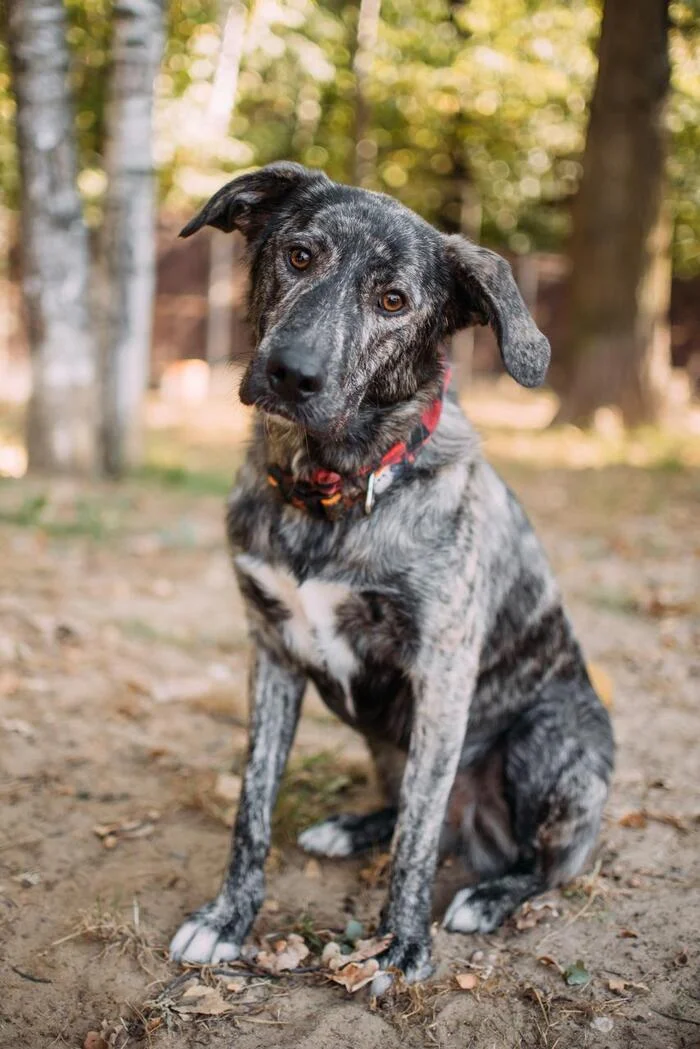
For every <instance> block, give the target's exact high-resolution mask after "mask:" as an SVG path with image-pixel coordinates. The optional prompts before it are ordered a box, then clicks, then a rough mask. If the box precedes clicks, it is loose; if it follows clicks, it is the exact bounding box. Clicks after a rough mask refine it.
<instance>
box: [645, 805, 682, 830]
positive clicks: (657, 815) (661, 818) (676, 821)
mask: <svg viewBox="0 0 700 1049" xmlns="http://www.w3.org/2000/svg"><path fill="white" fill-rule="evenodd" d="M644 815H645V816H646V817H647V819H649V820H653V821H654V823H665V824H666V826H668V827H673V828H675V830H677V831H680V832H681V834H687V833H688V830H689V828H688V824H687V823H686V821H685V820H684V819H683V817H682V816H676V815H675V814H674V813H673V812H650V811H649V810H648V809H646V810H645V812H644Z"/></svg>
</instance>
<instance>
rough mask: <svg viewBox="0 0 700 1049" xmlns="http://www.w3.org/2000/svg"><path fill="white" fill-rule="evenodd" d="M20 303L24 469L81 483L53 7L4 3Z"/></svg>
mask: <svg viewBox="0 0 700 1049" xmlns="http://www.w3.org/2000/svg"><path fill="white" fill-rule="evenodd" d="M8 30H9V34H8V35H9V45H10V55H11V63H12V73H13V90H14V95H15V99H16V102H17V140H18V146H19V164H20V176H21V186H22V188H21V213H22V214H21V222H22V249H23V260H22V268H23V295H24V304H25V309H26V318H27V326H28V334H29V344H30V348H31V360H32V394H31V398H30V402H29V412H28V420H27V452H28V457H29V468H30V469H32V470H39V471H45V472H48V473H52V474H54V473H65V474H89V473H91V472H92V471H93V469H94V467H95V465H96V462H97V426H96V422H97V420H96V378H97V375H96V373H97V367H96V365H97V345H96V340H95V338H94V335H93V331H92V328H91V325H90V317H89V297H88V287H89V266H90V262H89V247H88V237H87V231H86V228H85V225H84V223H83V217H82V211H81V204H80V197H79V195H78V190H77V188H76V173H77V163H76V151H75V139H74V134H73V112H72V104H71V98H70V94H69V89H68V82H67V77H68V51H67V46H66V25H65V12H64V8H63V3H62V0H10V5H9V18H8Z"/></svg>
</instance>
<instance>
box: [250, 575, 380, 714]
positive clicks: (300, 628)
mask: <svg viewBox="0 0 700 1049" xmlns="http://www.w3.org/2000/svg"><path fill="white" fill-rule="evenodd" d="M235 564H236V571H237V575H238V581H239V585H240V587H241V591H242V592H243V595H244V597H245V598H246V600H247V602H248V606H249V608H252V610H253V612H254V614H257V615H258V616H259V618H260V619H261V620H262V623H263V625H264V629H265V630H266V632H268V633H269V634H270V635H272V637H273V639H274V640H275V642H277V643H281V644H282V645H283V647H284V648H285V649H286V651H287V653H288V654H289V656H291V657H292V659H293V660H294V661H295V662H297V663H298V664H299V665H300V666H302V667H303V668H304V669H305V670H306V671H307V672H309V673H311V674H314V673H316V674H318V675H321V676H322V677H324V678H327V679H329V680H330V681H331V682H332V683H333V684H334V685H336V686H337V687H338V688H339V689H340V690H341V691H342V695H343V702H344V705H345V708H346V713H347V714H348V715H349V716H350V717H354V714H355V711H354V708H353V702H352V689H351V682H352V679H353V678H354V677H355V676H356V675H357V674H358V673H359V671H360V669H361V660H360V659H359V658H358V656H357V654H356V652H355V650H354V648H353V646H352V644H351V639H350V637H349V636H348V634H347V632H346V631H345V630H344V629H343V624H342V620H343V613H344V610H346V609H348V608H350V607H352V605H353V603H354V602H355V601H356V600H357V595H356V593H355V591H353V589H352V588H351V587H349V586H346V585H344V584H342V583H338V582H334V581H329V580H323V579H318V578H312V579H306V580H304V581H303V582H299V581H298V580H297V579H296V577H295V576H294V575H293V574H292V573H291V572H290V571H288V570H287V569H286V568H284V567H281V566H279V565H271V564H268V563H267V562H266V561H263V560H261V559H259V558H257V557H253V556H251V555H249V554H242V555H241V556H239V557H237V558H236V562H235Z"/></svg>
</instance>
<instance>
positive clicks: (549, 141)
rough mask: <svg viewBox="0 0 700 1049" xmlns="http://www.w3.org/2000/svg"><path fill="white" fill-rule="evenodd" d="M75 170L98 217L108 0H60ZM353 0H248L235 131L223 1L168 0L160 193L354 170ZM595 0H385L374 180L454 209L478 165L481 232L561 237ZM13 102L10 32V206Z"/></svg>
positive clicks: (699, 60)
mask: <svg viewBox="0 0 700 1049" xmlns="http://www.w3.org/2000/svg"><path fill="white" fill-rule="evenodd" d="M65 2H66V5H67V12H68V19H69V43H70V46H71V49H72V54H73V67H72V74H71V82H72V86H73V88H74V92H75V97H76V117H75V119H76V128H77V132H78V139H79V150H80V165H81V178H80V187H81V190H82V192H83V195H84V197H85V199H86V204H87V207H88V211H87V213H88V218H89V219H91V220H93V221H97V219H98V218H99V201H100V196H101V193H102V192H103V189H104V176H103V173H102V150H103V137H104V111H105V90H106V76H105V73H106V70H107V68H108V64H109V52H110V30H109V23H110V18H109V12H110V0H65ZM358 6H359V5H358V4H347V3H344V2H341V0H248V28H247V32H246V36H245V47H244V54H243V60H242V66H241V71H240V77H239V82H238V92H237V99H236V105H235V108H234V111H233V113H232V116H231V120H230V128H229V130H230V135H229V136H220V135H216V136H212V134H211V133H210V132H209V130H208V124H207V111H208V104H209V98H210V93H211V86H212V83H213V80H214V76H215V72H216V66H217V62H218V59H219V51H220V42H221V35H222V33H221V22H222V21H223V16H224V15H225V13H226V9H227V5H226V3H225V2H222V0H171V3H170V6H169V10H168V15H167V18H168V43H167V47H166V53H165V57H164V61H163V66H162V71H161V74H160V76H159V79H158V83H157V105H156V161H157V164H158V169H159V172H160V178H161V192H162V199H163V202H164V204H165V205H166V206H167V207H168V208H171V209H174V210H186V209H189V208H191V207H192V205H193V204H194V203H195V202H197V201H198V200H199V199H201V198H202V197H204V196H206V195H207V194H208V193H209V192H212V191H213V190H214V189H215V188H216V187H217V186H219V185H220V184H221V182H222V181H223V180H224V179H225V178H227V177H231V175H232V174H234V173H235V172H237V171H239V170H241V169H244V168H246V167H250V166H252V165H255V164H264V163H267V162H269V161H271V160H274V159H279V158H281V157H289V158H292V159H298V160H300V161H302V162H303V163H306V164H309V165H311V166H315V167H323V168H324V169H325V170H327V171H328V172H329V174H331V175H332V176H334V177H337V178H340V179H344V180H351V178H352V170H353V156H354V150H355V142H354V125H355V79H354V75H353V69H352V66H353V55H354V51H355V46H356V32H357V12H358ZM699 16H700V4H699V2H698V0H673V2H672V3H671V18H672V23H673V30H672V42H671V58H672V64H673V92H672V97H671V102H670V106H669V112H668V117H667V119H668V126H669V132H670V142H671V155H670V159H669V187H668V193H669V204H670V208H671V211H672V215H673V218H674V230H675V237H674V254H675V263H676V268H677V269H678V270H679V271H681V272H683V273H688V274H689V273H692V272H697V271H699V270H700V248H699V245H700V169H699V168H698V165H697V159H696V158H697V156H698V153H699V151H700V31H699V29H698V26H699V25H700V17H699ZM599 19H600V3H599V2H598V0H567V2H566V3H564V2H562V0H501V2H500V3H498V4H494V3H493V0H469V3H463V4H462V3H459V2H451V0H383V3H382V12H381V24H380V27H379V37H378V44H377V47H376V50H375V53H374V55H373V60H372V65H371V69H370V73H369V86H368V103H369V106H370V111H371V131H370V134H369V137H368V140H367V141H366V142H364V143H362V149H363V150H365V154H366V155H367V156H368V157H369V158H371V159H372V161H373V174H372V175H371V176H370V177H369V180H368V185H370V186H371V187H372V188H375V189H379V190H384V191H387V192H390V193H393V194H395V195H396V196H398V197H399V198H401V199H402V200H404V201H405V202H406V203H407V204H409V205H410V206H411V207H413V208H415V209H416V210H418V211H419V212H421V213H422V214H424V215H425V216H426V217H427V218H428V219H430V220H432V221H436V222H438V223H439V224H442V225H443V226H447V227H449V226H453V227H454V226H455V224H457V223H458V222H459V210H460V203H459V199H460V193H461V191H462V188H463V185H464V183H465V181H466V182H468V183H469V186H470V194H471V198H472V199H473V200H476V201H477V202H478V205H479V207H478V209H477V211H478V212H479V222H478V223H477V224H476V226H475V228H479V232H480V235H481V237H482V238H483V239H484V240H486V241H489V242H492V243H494V244H496V245H499V246H505V247H509V248H511V249H512V250H514V251H516V252H524V251H528V250H530V249H532V248H536V249H550V248H551V249H559V248H561V247H562V246H563V245H564V243H565V239H566V236H567V233H568V229H569V210H570V209H569V203H570V200H571V198H572V196H573V194H574V193H575V191H576V187H577V184H578V179H579V177H580V158H581V152H582V149H583V143H584V136H585V129H586V119H587V100H588V98H589V97H590V93H591V90H592V85H593V79H594V76H595V65H596V63H595V41H596V37H597V33H598V27H599ZM13 119H14V107H13V103H12V100H11V96H10V91H9V76H8V69H7V56H6V54H5V51H4V49H3V48H2V46H0V172H1V174H0V188H1V189H2V190H3V191H4V194H5V197H6V199H7V200H8V201H9V203H10V205H11V206H16V154H15V150H14V145H13Z"/></svg>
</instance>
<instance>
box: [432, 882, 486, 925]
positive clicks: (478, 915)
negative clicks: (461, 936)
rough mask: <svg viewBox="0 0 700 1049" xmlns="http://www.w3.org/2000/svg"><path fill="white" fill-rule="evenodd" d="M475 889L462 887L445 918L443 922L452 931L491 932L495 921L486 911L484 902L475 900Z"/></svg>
mask: <svg viewBox="0 0 700 1049" xmlns="http://www.w3.org/2000/svg"><path fill="white" fill-rule="evenodd" d="M474 891H475V890H474V889H461V890H460V891H459V892H458V893H457V895H456V896H455V898H454V899H453V901H452V903H451V904H450V906H449V907H448V908H447V913H446V914H445V917H444V918H443V921H442V924H443V927H444V928H445V929H449V931H450V932H491V930H492V929H493V921H492V919H491V917H490V915H488V914H487V913H486V912H485V908H484V904H483V903H481V902H479V900H473V899H472V897H473V896H474Z"/></svg>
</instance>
